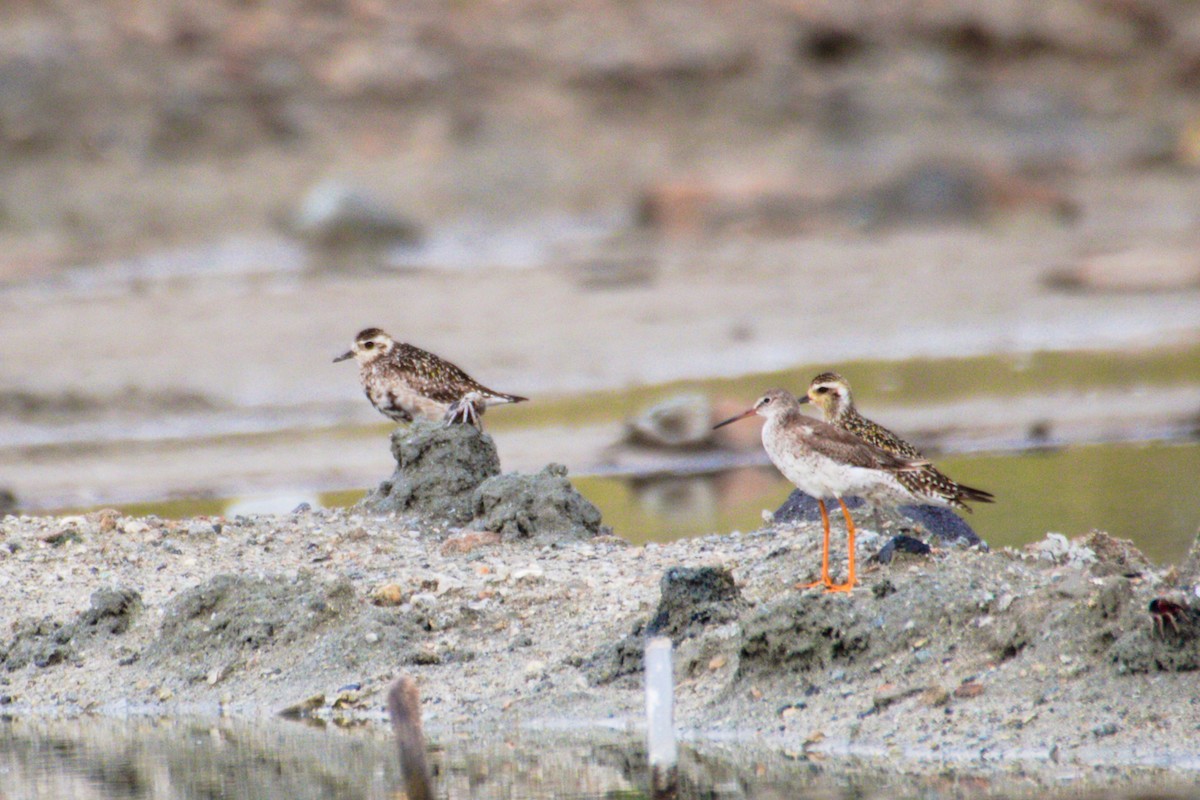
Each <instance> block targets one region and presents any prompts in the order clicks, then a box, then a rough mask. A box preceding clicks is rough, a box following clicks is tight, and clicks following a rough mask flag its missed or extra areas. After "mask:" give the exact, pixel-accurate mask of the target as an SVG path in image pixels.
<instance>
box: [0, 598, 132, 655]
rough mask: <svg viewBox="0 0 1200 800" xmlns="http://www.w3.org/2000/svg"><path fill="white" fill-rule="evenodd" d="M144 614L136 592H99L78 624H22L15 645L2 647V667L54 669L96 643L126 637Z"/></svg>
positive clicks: (45, 619)
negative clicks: (131, 626)
mask: <svg viewBox="0 0 1200 800" xmlns="http://www.w3.org/2000/svg"><path fill="white" fill-rule="evenodd" d="M141 610H142V596H141V594H139V593H138V592H137V591H136V590H134V589H121V588H113V589H99V590H97V591H95V592H93V593H92V597H91V604H90V605H89V607H88V608H86V609H85V610H84V611H83V612H82V613H81V614H80V615H79V616H78V617H77V618H76V620H75V621H74V622H71V623H63V622H59V621H57V620H55V619H52V618H50V617H43V618H41V619H26V620H23V621H22V622H20V623H18V624H17V626H16V629H15V632H14V636H13V639H12V641H10V642H9V643H8V644H7V645H4V646H2V647H0V664H3V665H4V668H5V669H7V670H9V671H12V670H16V669H20V668H21V667H24V666H27V665H29V664H33V665H34V666H36V667H50V666H53V665H55V664H61V663H64V662H67V661H72V660H74V659H76V658H77V657H78V656H79V655H80V651H81V650H82V649H83V648H86V647H87V646H88V645H89V644H91V643H92V642H93V641H95V640H96V639H107V638H108V637H110V636H119V635H121V634H123V633H125V631H127V630H129V626H130V624H131V623H132V622H133V620H134V619H135V618H136V617H137V615H138V613H139V612H140V611H141Z"/></svg>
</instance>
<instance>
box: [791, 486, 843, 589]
mask: <svg viewBox="0 0 1200 800" xmlns="http://www.w3.org/2000/svg"><path fill="white" fill-rule="evenodd" d="M838 502H841V501H840V500H839V501H838ZM817 507H818V508H820V509H821V522H822V523H823V524H824V526H825V540H824V545H823V546H822V547H821V580H819V581H813V582H812V583H806V584H804V585H803V586H797V587H796V588H797V589H813V588H815V587H817V586H824V587H825V590H826V591H830V590H831V588H832V586H833V579H832V578H830V577H829V512H828V511H826V510H825V501H824V500H822V499H820V498H817Z"/></svg>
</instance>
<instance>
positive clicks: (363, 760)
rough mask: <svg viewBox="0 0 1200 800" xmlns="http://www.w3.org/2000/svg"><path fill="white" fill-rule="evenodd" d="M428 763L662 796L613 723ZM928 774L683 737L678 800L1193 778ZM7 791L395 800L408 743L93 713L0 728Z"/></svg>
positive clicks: (1, 786)
mask: <svg viewBox="0 0 1200 800" xmlns="http://www.w3.org/2000/svg"><path fill="white" fill-rule="evenodd" d="M429 760H430V765H431V770H432V772H433V777H434V782H435V787H436V788H435V792H436V795H437V796H438V797H443V798H473V800H490V799H491V798H497V800H499V799H500V798H503V800H516V799H519V798H573V799H574V800H586V799H588V798H597V799H599V798H631V799H632V798H642V797H649V796H650V794H649V792H648V779H647V773H646V757H645V750H644V747H643V745H642V743H641V741H640V739H639V737H638V736H637V735H635V734H634V733H630V732H624V731H618V730H612V729H605V728H592V729H589V730H587V731H583V730H581V729H576V730H573V731H571V732H569V733H564V732H561V731H560V732H557V733H556V732H544V731H543V732H538V731H532V730H530V731H522V730H519V729H518V728H513V729H510V730H506V731H504V732H502V733H495V734H488V733H486V732H480V731H467V732H450V733H446V734H443V735H434V736H432V737H431V741H430V747H429ZM925 766H926V768H925V769H922V768H920V765H918V764H908V765H906V766H905V768H904V769H903V770H901V769H898V768H897V765H896V764H894V763H892V762H891V761H890V759H888V758H885V757H882V756H880V757H876V758H860V757H849V758H838V759H827V758H825V757H821V756H819V755H818V754H812V755H805V754H802V753H792V752H782V751H773V750H772V749H771V748H770V747H765V748H764V747H761V746H759V747H754V748H748V747H743V746H739V745H736V744H732V743H724V744H719V743H707V744H705V743H694V744H691V745H689V744H687V743H684V744H683V746H682V747H681V751H680V777H679V785H680V792H679V797H680V798H701V797H703V798H718V797H729V798H736V797H745V798H772V800H773V799H774V798H785V797H786V798H885V797H886V798H906V797H921V798H930V799H931V800H935V799H936V798H943V797H945V798H951V797H983V796H997V793H1001V794H1003V795H1006V796H1053V795H1068V794H1069V795H1070V796H1078V791H1079V789H1080V788H1084V787H1086V788H1091V789H1093V790H1096V789H1098V788H1101V787H1107V788H1109V789H1115V790H1118V791H1119V792H1120V795H1121V796H1128V797H1132V796H1135V795H1133V794H1131V793H1130V792H1131V790H1132V789H1133V787H1136V786H1137V785H1139V784H1140V785H1143V786H1147V787H1148V786H1154V787H1155V788H1156V789H1159V790H1160V791H1161V790H1163V789H1164V788H1165V787H1166V786H1169V785H1171V784H1177V783H1179V782H1180V780H1181V776H1179V775H1174V776H1171V775H1166V776H1164V775H1161V774H1160V775H1150V774H1146V773H1142V772H1139V771H1137V770H1132V769H1127V770H1113V769H1108V770H1105V771H1091V770H1088V769H1087V768H1074V769H1073V768H1067V767H1061V768H1060V767H1055V768H1054V769H1053V770H1047V769H1046V765H1044V764H1043V765H1041V767H1040V768H1039V767H1038V765H1036V764H1034V763H1030V764H1028V765H1024V766H1022V765H1018V764H1015V763H1014V764H1011V765H1009V766H1008V768H1006V769H1005V770H1003V771H1000V770H997V769H995V767H994V766H990V767H989V766H988V765H985V764H982V763H979V764H975V765H973V766H972V765H971V764H969V763H943V764H935V763H930V764H927V765H925ZM1025 767H1029V768H1030V770H1031V771H1027V770H1026V769H1025ZM1164 778H1165V779H1164ZM1048 785H1049V786H1050V787H1052V791H1051V792H1050V794H1049V795H1047V793H1046V790H1047V786H1048ZM1097 796H1099V795H1097ZM1104 796H1112V795H1109V794H1105V795H1104ZM1157 796H1161V795H1157ZM0 797H3V798H5V800H25V798H30V799H32V798H72V799H73V800H124V799H126V798H239V799H240V798H257V799H258V800H273V799H274V798H286V800H308V799H309V798H314V799H315V798H361V800H394V799H395V798H399V797H403V793H402V783H401V775H400V770H399V768H398V764H397V757H396V751H395V745H394V743H393V740H392V738H391V735H390V731H388V729H387V728H385V727H384V726H383V725H382V724H378V725H376V724H366V725H358V726H354V727H350V728H342V727H337V726H333V725H328V726H315V725H308V724H302V723H293V722H284V721H281V720H278V719H266V720H260V721H258V722H245V721H235V720H230V719H223V718H211V719H150V718H135V719H127V720H118V719H110V718H89V717H84V718H79V719H72V720H46V719H16V720H6V721H3V722H0Z"/></svg>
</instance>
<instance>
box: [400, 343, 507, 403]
mask: <svg viewBox="0 0 1200 800" xmlns="http://www.w3.org/2000/svg"><path fill="white" fill-rule="evenodd" d="M396 347H397V360H398V361H399V363H400V364H401V365H402V367H403V369H404V370H405V374H406V377H407V379H408V383H409V385H410V386H411V387H412V389H413V391H416V392H418V393H420V394H423V395H425V396H426V397H428V398H429V399H431V400H435V401H437V402H439V403H447V404H448V403H453V402H455V401H457V400H459V399H461V398H462V396H463V395H464V394H466V393H467V392H478V393H479V394H480V395H482V396H483V397H484V398H493V397H494V398H497V399H502V400H508V401H509V402H518V401H520V400H524V399H525V398H524V397H517V396H516V395H508V394H502V393H501V392H496V391H493V390H491V389H489V388H487V387H486V386H484V385H483V384H481V383H479V382H478V381H476V380H475V379H474V378H472V377H471V376H470V375H468V374H467V373H465V372H463V371H462V370H461V369H460V368H458V367H457V366H455V365H454V364H451V363H450V362H449V361H446V360H445V359H442V358H439V357H437V356H435V355H434V354H433V353H430V352H429V351H427V350H422V349H421V348H419V347H414V346H413V345H411V344H402V343H401V344H397V345H396Z"/></svg>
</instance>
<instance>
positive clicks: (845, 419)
mask: <svg viewBox="0 0 1200 800" xmlns="http://www.w3.org/2000/svg"><path fill="white" fill-rule="evenodd" d="M799 399H800V402H801V403H808V402H811V403H812V404H813V405H815V406H817V407H818V408H820V409H821V413H822V414H823V415H824V416H825V421H826V422H828V423H829V424H830V425H833V426H834V427H835V428H841V429H842V430H844V431H847V432H849V433H852V434H854V435H855V436H857V437H858V438H860V439H862V440H863V441H865V442H869V443H870V444H873V445H875V446H876V447H878V448H880V449H881V450H886V451H887V452H889V453H891V454H892V455H894V456H899V457H900V458H908V459H914V460H915V459H920V460H924V458H925V456H924V455H922V454H921V451H920V450H918V449H917V448H915V447H913V446H912V445H911V444H910V443H909V442H906V441H905V440H904V439H901V438H900V437H899V436H897V435H896V434H894V433H892V432H891V431H890V430H888V429H887V428H885V427H883V426H882V425H879V424H877V423H874V422H872V421H871V420H869V419H867V418H866V417H864V416H863V415H861V414H859V413H858V409H857V408H856V407H855V405H854V396H853V395H852V394H851V393H850V383H849V381H847V380H846V379H845V378H843V377H842V376H841V375H838V374H837V373H836V372H822V373H821V374H820V375H818V376H817V377H815V378H813V379H812V383H810V384H809V386H808V394H806V395H805V396H804V397H801V398H799ZM897 479H898V480H899V481H900V483H901V485H903V486H904V488H906V489H908V490H909V491H910V492H912V494H913V495H914V496H917V497H922V498H926V499H925V500H924V501H923V502H928V503H930V504H931V505H940V506H950V507H951V508H959V509H962V510H963V511H968V512H969V511H970V510H971V507H970V506H968V505H967V504H966V502H965V501H967V500H970V501H971V502H973V503H994V502H995V500H996V498H995V497H993V496H992V494H991V493H990V492H985V491H983V490H982V489H975V488H972V487H970V486H964V485H963V484H961V483H959V482H957V481H955V480H953V479H952V478H950V477H948V476H947V475H945V474H944V473H942V472H941V471H940V470H938V468H937V467H935V466H933V464H927V465H926V466H925V468H924V469H920V470H917V471H914V472H906V473H903V474H901V475H898V476H897Z"/></svg>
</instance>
